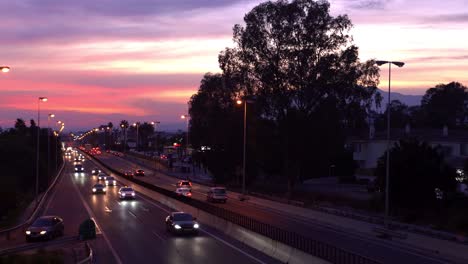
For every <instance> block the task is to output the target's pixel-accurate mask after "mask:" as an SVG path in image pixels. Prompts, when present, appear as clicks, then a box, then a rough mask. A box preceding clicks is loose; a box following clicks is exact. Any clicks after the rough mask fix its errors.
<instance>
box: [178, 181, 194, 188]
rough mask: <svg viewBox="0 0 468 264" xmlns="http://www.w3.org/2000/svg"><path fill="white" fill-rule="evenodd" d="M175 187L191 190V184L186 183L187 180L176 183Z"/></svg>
mask: <svg viewBox="0 0 468 264" xmlns="http://www.w3.org/2000/svg"><path fill="white" fill-rule="evenodd" d="M177 187H178V188H180V187H185V188H190V189H191V188H192V182H190V181H187V180H182V181H178V182H177Z"/></svg>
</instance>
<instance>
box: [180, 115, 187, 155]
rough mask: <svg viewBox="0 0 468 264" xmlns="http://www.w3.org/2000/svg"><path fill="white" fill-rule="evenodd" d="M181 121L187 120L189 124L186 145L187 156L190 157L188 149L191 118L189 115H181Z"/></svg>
mask: <svg viewBox="0 0 468 264" xmlns="http://www.w3.org/2000/svg"><path fill="white" fill-rule="evenodd" d="M180 118H181V119H185V121H186V123H187V139H186V142H185V143H186V144H185V155H186V156H188V147H189V116H188V115H181V116H180Z"/></svg>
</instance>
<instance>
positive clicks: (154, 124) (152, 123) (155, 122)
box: [151, 121, 161, 175]
mask: <svg viewBox="0 0 468 264" xmlns="http://www.w3.org/2000/svg"><path fill="white" fill-rule="evenodd" d="M160 123H161V122H159V121H153V122H151V125H153V127H154V130H153V131H154V135H156V138H155V140H154V150H155V152H157V151H158V148H157V145H156V141H157V140H158V139H157V134H156V125H159V124H160ZM153 157H154V153H153ZM154 161H155V162H156V164H155V165H156V166H155V167H154V169H155V171H154V175H156V173H157V172H158V158H155V159H154Z"/></svg>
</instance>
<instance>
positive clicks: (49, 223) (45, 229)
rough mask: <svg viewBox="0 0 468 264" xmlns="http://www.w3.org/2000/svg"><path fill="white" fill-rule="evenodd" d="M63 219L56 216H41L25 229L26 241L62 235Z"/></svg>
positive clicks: (48, 238)
mask: <svg viewBox="0 0 468 264" xmlns="http://www.w3.org/2000/svg"><path fill="white" fill-rule="evenodd" d="M63 230H64V225H63V219H62V218H60V217H58V216H53V215H52V216H41V217H39V218H37V219H36V220H35V221H34V223H32V225H31V226H29V227H28V228H27V229H26V232H25V233H26V241H28V242H29V241H32V240H35V239H38V240H39V239H42V240H44V239H47V240H50V239H53V238H55V237H58V236H63Z"/></svg>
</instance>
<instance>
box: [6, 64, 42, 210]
mask: <svg viewBox="0 0 468 264" xmlns="http://www.w3.org/2000/svg"><path fill="white" fill-rule="evenodd" d="M2 71H3V68H2ZM41 102H47V97H38V100H37V147H36V206H37V205H38V204H39V134H40V133H41Z"/></svg>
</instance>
